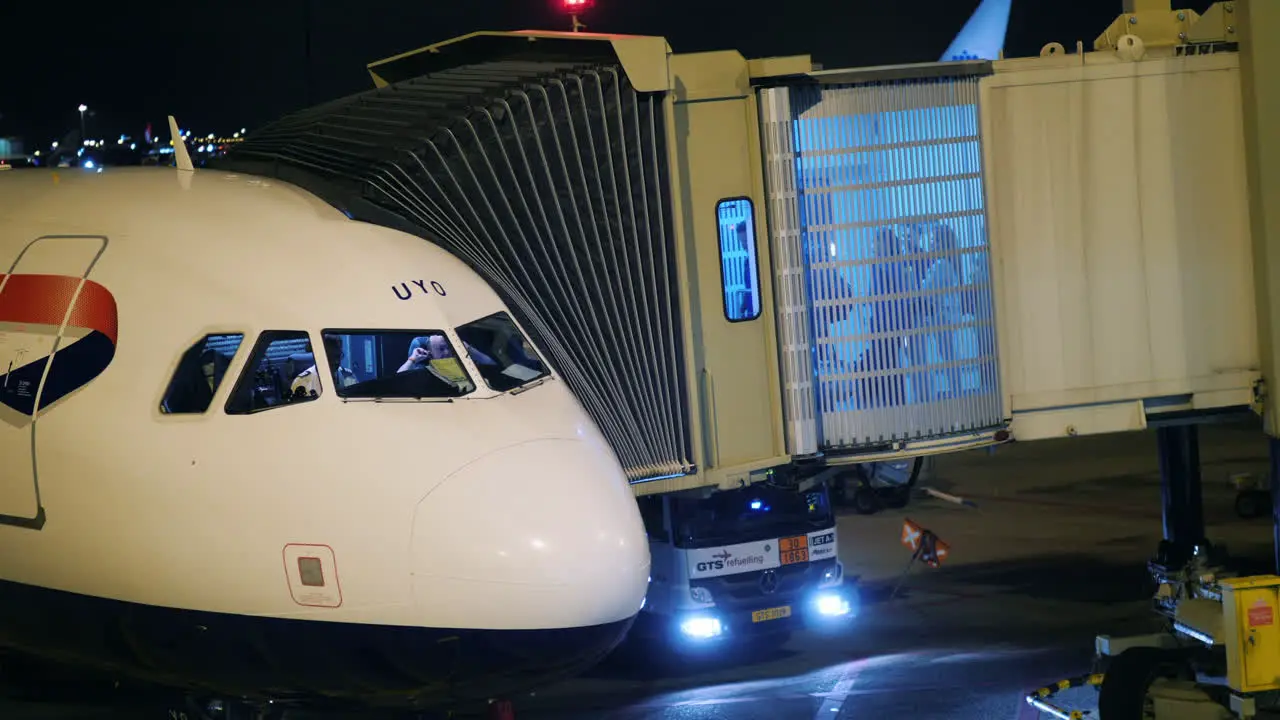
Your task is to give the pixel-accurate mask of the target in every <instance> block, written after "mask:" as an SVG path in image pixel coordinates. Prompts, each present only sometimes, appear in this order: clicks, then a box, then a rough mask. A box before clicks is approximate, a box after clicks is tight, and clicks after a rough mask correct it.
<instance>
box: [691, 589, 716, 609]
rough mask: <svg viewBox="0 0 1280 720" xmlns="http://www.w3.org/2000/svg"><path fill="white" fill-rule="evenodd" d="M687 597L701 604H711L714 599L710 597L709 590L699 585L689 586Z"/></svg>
mask: <svg viewBox="0 0 1280 720" xmlns="http://www.w3.org/2000/svg"><path fill="white" fill-rule="evenodd" d="M689 597H691V598H693V601H694V602H696V603H701V604H703V605H711V604H712V603H714V602H715V600H714V599H713V598H712V597H711V591H710V590H708V589H706V588H704V587H702V586H701V585H694V586H693V587H690V588H689Z"/></svg>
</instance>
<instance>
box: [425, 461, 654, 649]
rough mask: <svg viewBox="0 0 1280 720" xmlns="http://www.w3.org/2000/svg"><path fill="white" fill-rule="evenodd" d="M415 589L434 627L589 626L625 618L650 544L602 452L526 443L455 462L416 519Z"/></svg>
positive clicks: (642, 579)
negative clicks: (455, 466)
mask: <svg viewBox="0 0 1280 720" xmlns="http://www.w3.org/2000/svg"><path fill="white" fill-rule="evenodd" d="M411 545H412V550H413V568H412V572H413V591H414V600H415V604H416V605H417V607H418V608H419V609H420V610H421V611H422V612H425V613H427V614H428V615H430V616H431V617H430V621H431V623H432V624H434V625H436V626H437V627H451V628H484V629H513V630H514V629H549V628H567V627H589V626H594V625H602V624H606V623H613V622H618V621H620V620H626V619H629V618H631V617H633V616H635V615H636V614H637V613H638V612H639V610H640V605H641V602H642V601H643V599H644V596H645V592H646V590H647V589H648V578H649V546H648V540H647V538H646V536H645V530H644V524H643V522H642V521H641V519H640V513H639V509H638V507H637V505H636V500H635V496H634V494H633V493H632V491H631V488H630V487H629V486H628V485H627V482H626V478H625V476H624V475H623V473H622V469H621V468H620V467H619V466H618V463H617V461H616V460H615V459H614V458H613V456H612V455H611V454H609V453H608V451H607V450H605V449H602V448H598V447H596V446H593V445H592V444H589V443H587V442H584V441H581V440H569V439H565V440H536V441H531V442H527V443H522V444H519V445H514V446H511V447H508V448H505V449H502V450H498V451H496V452H493V453H490V454H488V455H485V456H484V457H481V458H480V459H478V460H476V461H474V462H472V463H470V464H468V465H466V466H464V467H463V468H462V469H460V470H458V471H457V472H455V473H454V474H453V475H452V476H450V477H449V478H448V479H446V480H445V481H444V482H443V483H441V484H440V485H439V486H437V488H436V489H435V490H433V491H432V492H431V493H430V494H428V495H427V496H426V497H425V498H423V499H422V500H421V501H420V502H419V503H418V507H417V510H416V512H415V516H414V524H413V536H412V540H411Z"/></svg>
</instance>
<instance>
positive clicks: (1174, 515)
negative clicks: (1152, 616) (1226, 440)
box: [1156, 425, 1205, 567]
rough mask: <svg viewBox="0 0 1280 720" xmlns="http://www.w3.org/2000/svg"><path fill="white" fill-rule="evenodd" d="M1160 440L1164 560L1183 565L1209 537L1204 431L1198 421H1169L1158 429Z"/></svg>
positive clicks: (1157, 435) (1162, 558) (1158, 440)
mask: <svg viewBox="0 0 1280 720" xmlns="http://www.w3.org/2000/svg"><path fill="white" fill-rule="evenodd" d="M1156 443H1157V445H1158V448H1159V450H1158V452H1159V454H1160V497H1161V501H1162V506H1163V511H1164V512H1163V517H1164V539H1165V543H1164V552H1162V553H1161V555H1162V557H1161V558H1160V561H1161V564H1163V565H1165V567H1182V566H1183V565H1185V564H1186V563H1187V561H1188V560H1190V559H1191V557H1192V556H1193V555H1194V554H1195V551H1196V548H1197V546H1200V545H1202V544H1204V540H1205V537H1204V505H1203V502H1202V494H1201V489H1200V433H1199V430H1198V428H1197V427H1196V426H1195V425H1167V426H1164V427H1160V428H1157V429H1156Z"/></svg>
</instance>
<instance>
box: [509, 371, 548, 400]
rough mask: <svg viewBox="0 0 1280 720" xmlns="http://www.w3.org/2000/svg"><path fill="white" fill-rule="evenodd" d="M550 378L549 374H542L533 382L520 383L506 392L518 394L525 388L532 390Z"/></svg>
mask: <svg viewBox="0 0 1280 720" xmlns="http://www.w3.org/2000/svg"><path fill="white" fill-rule="evenodd" d="M550 379H551V376H550V375H546V376H544V377H540V378H538V379H537V380H534V381H533V382H531V383H526V384H524V385H521V386H520V387H517V388H512V389H511V390H508V391H507V392H508V393H509V394H511V395H519V394H520V393H522V392H525V391H526V390H532V389H534V388H536V387H538V386H539V385H543V384H545V383H546V382H547V381H548V380H550Z"/></svg>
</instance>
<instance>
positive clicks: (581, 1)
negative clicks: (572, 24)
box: [560, 0, 596, 14]
mask: <svg viewBox="0 0 1280 720" xmlns="http://www.w3.org/2000/svg"><path fill="white" fill-rule="evenodd" d="M595 4H596V0H560V7H561V8H563V9H564V11H565V12H568V13H573V14H577V13H580V12H582V11H584V10H590V9H591V8H592V7H593V6H595Z"/></svg>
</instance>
